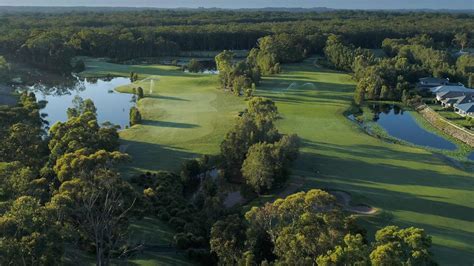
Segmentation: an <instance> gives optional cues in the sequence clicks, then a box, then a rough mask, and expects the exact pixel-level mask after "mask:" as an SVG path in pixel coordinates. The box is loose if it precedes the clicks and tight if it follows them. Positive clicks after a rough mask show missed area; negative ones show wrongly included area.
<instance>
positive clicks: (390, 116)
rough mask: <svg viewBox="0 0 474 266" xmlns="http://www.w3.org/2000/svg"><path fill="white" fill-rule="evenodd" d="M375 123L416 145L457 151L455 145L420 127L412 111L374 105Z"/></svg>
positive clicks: (389, 132) (393, 106) (392, 106)
mask: <svg viewBox="0 0 474 266" xmlns="http://www.w3.org/2000/svg"><path fill="white" fill-rule="evenodd" d="M370 109H371V110H372V112H373V113H374V121H375V122H376V123H377V124H378V125H380V126H381V127H383V128H384V129H385V131H387V133H388V134H390V135H391V136H393V137H395V138H398V139H402V140H405V141H407V142H411V143H413V144H416V145H420V146H426V147H431V148H436V149H444V150H456V149H457V147H456V145H455V144H454V143H452V142H450V141H448V140H446V139H444V138H443V137H441V136H438V135H437V134H435V133H433V132H429V131H427V130H426V129H424V128H422V127H420V126H419V125H418V123H417V122H416V121H415V119H414V118H413V116H412V113H411V112H410V111H403V110H402V109H401V108H400V107H398V106H396V105H387V104H385V105H372V106H370Z"/></svg>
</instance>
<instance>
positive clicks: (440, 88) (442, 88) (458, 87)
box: [430, 84, 473, 93]
mask: <svg viewBox="0 0 474 266" xmlns="http://www.w3.org/2000/svg"><path fill="white" fill-rule="evenodd" d="M430 90H431V92H433V93H439V92H445V91H464V92H473V90H471V89H468V88H466V87H464V85H461V84H460V85H442V86H438V87H433V88H431V89H430Z"/></svg>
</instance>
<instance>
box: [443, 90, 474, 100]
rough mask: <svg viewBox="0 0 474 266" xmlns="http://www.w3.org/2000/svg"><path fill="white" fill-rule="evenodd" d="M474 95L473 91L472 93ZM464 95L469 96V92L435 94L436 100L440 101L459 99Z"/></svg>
mask: <svg viewBox="0 0 474 266" xmlns="http://www.w3.org/2000/svg"><path fill="white" fill-rule="evenodd" d="M472 93H474V90H473V92H472ZM466 94H471V92H465V91H441V92H438V93H436V98H438V99H440V100H441V101H442V100H444V99H447V98H454V97H460V96H463V95H466Z"/></svg>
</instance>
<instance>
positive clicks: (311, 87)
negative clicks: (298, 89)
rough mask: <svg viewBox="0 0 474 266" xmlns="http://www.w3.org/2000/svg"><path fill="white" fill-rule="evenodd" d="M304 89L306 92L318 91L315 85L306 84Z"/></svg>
mask: <svg viewBox="0 0 474 266" xmlns="http://www.w3.org/2000/svg"><path fill="white" fill-rule="evenodd" d="M302 87H303V88H304V89H306V90H308V89H309V90H314V89H316V85H314V83H305V84H303V86H302Z"/></svg>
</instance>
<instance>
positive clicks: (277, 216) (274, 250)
mask: <svg viewBox="0 0 474 266" xmlns="http://www.w3.org/2000/svg"><path fill="white" fill-rule="evenodd" d="M210 245H211V249H212V251H213V252H214V253H215V254H216V255H217V256H218V258H219V263H220V264H222V265H236V264H238V265H271V264H275V265H435V263H434V261H433V259H432V255H431V252H430V251H429V248H430V247H431V238H430V237H429V236H427V235H426V233H425V232H424V230H422V229H418V228H413V227H410V228H407V229H400V228H398V227H396V226H387V227H385V228H383V229H380V230H379V231H377V233H376V234H375V241H374V242H372V243H368V240H367V239H366V233H365V230H363V229H362V228H360V227H358V226H357V225H356V224H355V220H354V217H352V216H346V215H345V214H344V212H343V210H342V209H341V207H340V206H339V205H338V204H337V201H336V198H335V197H334V196H332V195H330V194H329V193H327V192H325V191H322V190H318V189H314V190H310V191H308V192H300V193H296V194H293V195H290V196H288V197H287V198H285V199H278V200H276V201H275V202H273V203H266V204H265V205H264V206H262V207H253V208H252V209H251V210H250V211H248V212H247V213H246V214H245V216H244V218H241V217H240V215H238V214H234V215H229V216H227V217H225V218H223V219H221V220H219V221H218V222H216V223H215V224H214V225H213V226H212V229H211V240H210Z"/></svg>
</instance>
